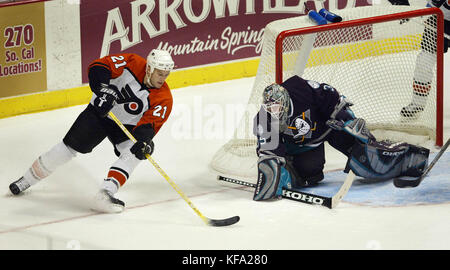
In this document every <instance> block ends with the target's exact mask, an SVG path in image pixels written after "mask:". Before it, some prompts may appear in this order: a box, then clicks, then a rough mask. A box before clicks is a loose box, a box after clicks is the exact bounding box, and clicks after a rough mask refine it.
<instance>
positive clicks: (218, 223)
mask: <svg viewBox="0 0 450 270" xmlns="http://www.w3.org/2000/svg"><path fill="white" fill-rule="evenodd" d="M108 115H109V117H111V119H112V120H114V122H116V124H117V125H118V126H119V127H120V129H122V131H123V132H124V133H125V134H126V135H127V137H128V138H129V139H130V140H131V141H132V142H133V143H136V139H135V138H134V137H133V135H131V133H130V132H129V131H128V129H127V128H126V127H125V126H124V125H123V124H122V123H121V122H120V120H119V119H118V118H117V117H116V116H115V115H114V114H113V113H112V112H109V113H108ZM145 157H146V158H147V160H148V161H150V163H151V164H152V165H153V166H154V167H155V168H156V170H157V171H158V172H159V173H160V174H161V175H162V176H163V177H164V179H166V181H167V182H168V183H169V184H170V185H171V186H172V188H173V189H175V191H176V192H177V193H178V194H179V195H180V196H181V198H183V200H184V201H185V202H186V203H187V204H188V205H189V206H190V207H191V208H192V210H194V212H195V213H196V214H197V215H198V216H199V217H200V218H201V219H202V220H203V221H204V222H205V223H206V224H207V225H210V226H215V227H221V226H229V225H233V224H235V223H237V222H238V221H239V220H240V217H239V216H234V217H229V218H225V219H211V218H207V217H205V216H204V215H203V214H202V213H201V212H200V211H199V210H198V209H197V207H195V206H194V204H193V203H192V202H191V200H189V198H188V197H187V196H186V195H184V193H183V192H182V191H181V189H180V188H179V187H178V186H177V185H176V184H175V182H174V181H172V179H170V178H169V176H168V175H167V174H166V173H165V172H164V171H163V170H162V169H161V167H159V165H158V163H156V161H155V160H153V158H152V157H151V156H150V155H146V156H145Z"/></svg>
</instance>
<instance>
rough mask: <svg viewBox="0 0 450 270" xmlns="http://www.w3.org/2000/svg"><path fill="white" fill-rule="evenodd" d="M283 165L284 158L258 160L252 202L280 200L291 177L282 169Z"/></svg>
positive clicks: (262, 158)
mask: <svg viewBox="0 0 450 270" xmlns="http://www.w3.org/2000/svg"><path fill="white" fill-rule="evenodd" d="M284 164H285V161H284V158H280V157H277V156H268V157H261V158H260V159H259V160H258V182H257V183H256V188H255V193H254V195H253V200H255V201H264V200H270V199H279V198H281V194H282V189H283V187H285V186H288V185H290V183H291V176H290V174H289V172H288V171H287V170H286V168H284V166H283V165H284Z"/></svg>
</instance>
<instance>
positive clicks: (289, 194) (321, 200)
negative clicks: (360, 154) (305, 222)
mask: <svg viewBox="0 0 450 270" xmlns="http://www.w3.org/2000/svg"><path fill="white" fill-rule="evenodd" d="M354 179H355V174H354V173H353V172H352V171H349V173H348V175H347V178H346V179H345V181H344V183H343V184H342V186H341V188H340V189H339V191H338V192H336V194H334V195H333V197H325V196H320V195H316V194H311V193H306V192H302V191H299V190H292V189H288V188H283V191H282V194H281V197H282V198H286V199H289V200H293V201H297V202H302V203H307V204H314V205H322V206H325V207H328V208H330V209H333V208H335V207H336V206H337V205H338V204H339V203H340V202H341V200H342V198H343V197H344V196H345V194H347V192H348V190H349V189H350V187H351V185H352V184H353V180H354ZM217 180H220V181H225V182H229V183H234V184H237V185H241V186H247V187H253V188H255V187H256V184H253V183H250V182H245V181H242V180H238V179H233V178H229V177H224V176H221V175H219V176H217Z"/></svg>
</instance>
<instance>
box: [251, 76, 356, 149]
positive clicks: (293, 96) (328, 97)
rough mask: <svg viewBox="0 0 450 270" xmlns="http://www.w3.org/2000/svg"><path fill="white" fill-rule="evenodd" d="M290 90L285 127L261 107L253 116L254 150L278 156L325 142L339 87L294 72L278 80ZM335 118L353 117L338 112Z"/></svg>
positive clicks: (337, 99)
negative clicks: (307, 78)
mask: <svg viewBox="0 0 450 270" xmlns="http://www.w3.org/2000/svg"><path fill="white" fill-rule="evenodd" d="M281 86H283V87H284V88H285V89H286V90H287V91H288V93H289V97H290V106H289V107H290V108H289V112H288V116H287V121H286V124H287V126H286V127H284V128H279V126H280V124H279V121H278V120H277V119H275V118H273V117H270V115H269V114H268V113H267V112H266V111H265V110H264V109H263V108H261V109H260V110H259V112H258V114H257V115H256V116H255V118H254V125H253V127H254V130H253V132H254V134H255V135H256V136H257V139H258V146H257V152H258V154H259V153H260V152H261V151H270V152H272V153H274V154H276V155H278V156H284V155H285V154H286V152H287V154H294V153H293V152H299V151H300V152H302V151H308V150H310V149H312V148H315V147H317V146H319V145H320V144H322V143H323V142H324V139H325V137H326V135H327V134H326V133H327V130H329V127H328V126H327V125H326V121H327V120H329V119H330V116H331V114H332V113H333V112H334V110H335V107H336V105H337V104H338V103H339V100H340V94H339V93H338V91H337V90H336V89H335V88H334V87H332V86H330V85H328V84H326V83H318V82H316V81H311V80H305V79H302V78H300V77H299V76H293V77H291V78H289V79H287V80H286V81H285V82H283V83H282V84H281ZM336 118H337V119H341V120H344V121H346V120H349V119H353V115H352V114H348V113H346V112H340V113H338V115H337V117H336Z"/></svg>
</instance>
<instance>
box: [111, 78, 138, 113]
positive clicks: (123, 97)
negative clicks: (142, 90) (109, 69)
mask: <svg viewBox="0 0 450 270" xmlns="http://www.w3.org/2000/svg"><path fill="white" fill-rule="evenodd" d="M116 91H117V92H118V93H119V98H118V99H117V103H118V104H124V105H123V108H124V110H125V111H126V112H127V113H129V114H132V115H138V114H140V113H141V112H142V110H143V109H144V103H143V102H142V100H141V99H140V98H138V97H137V96H136V95H135V94H134V92H133V90H132V89H131V87H130V86H129V85H125V87H124V88H122V89H121V90H120V91H119V90H118V89H117V87H116Z"/></svg>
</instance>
